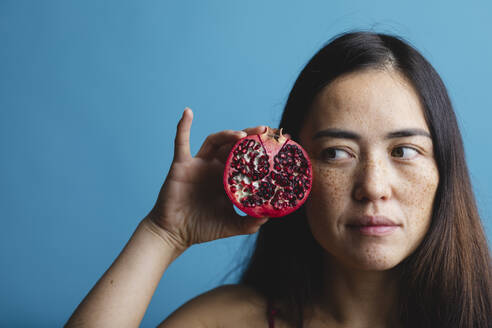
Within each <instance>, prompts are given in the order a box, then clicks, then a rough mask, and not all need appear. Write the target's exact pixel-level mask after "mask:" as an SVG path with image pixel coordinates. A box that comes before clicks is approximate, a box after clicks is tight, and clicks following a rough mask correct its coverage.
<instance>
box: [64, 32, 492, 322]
mask: <svg viewBox="0 0 492 328" xmlns="http://www.w3.org/2000/svg"><path fill="white" fill-rule="evenodd" d="M191 121H192V112H191V110H189V109H186V110H185V112H184V114H183V117H182V119H181V121H180V122H179V124H178V129H177V134H176V139H175V156H174V160H173V163H172V166H171V169H170V171H169V174H168V176H167V178H166V181H165V182H164V184H163V187H162V189H161V191H160V193H159V197H158V200H157V202H156V204H155V206H154V208H153V209H152V210H151V211H150V213H149V214H148V215H147V217H146V218H145V219H143V220H142V222H141V223H140V225H139V227H138V228H137V229H136V231H135V233H134V234H133V236H132V237H131V239H130V241H129V242H128V244H127V245H126V246H125V248H124V249H123V251H122V253H121V254H120V255H119V257H118V258H117V259H116V261H115V262H114V263H113V265H112V266H111V267H110V268H109V269H108V271H107V272H106V273H105V274H104V275H103V277H102V278H101V279H100V280H99V281H98V283H97V284H96V286H95V287H94V288H93V289H92V290H91V292H90V293H89V294H88V295H87V297H86V298H85V299H84V300H83V301H82V303H81V304H80V305H79V307H78V308H77V310H76V311H75V313H74V314H73V315H72V317H71V318H70V320H69V322H68V324H67V325H68V326H95V325H99V326H108V327H109V326H111V327H121V326H125V327H126V326H138V325H139V323H140V321H141V319H142V317H143V315H144V313H145V310H146V308H147V306H148V304H149V302H150V299H151V297H152V294H153V293H154V291H155V288H156V287H157V284H158V282H159V280H160V278H161V276H162V274H163V273H164V271H165V269H166V268H167V266H168V265H169V264H170V263H171V262H172V261H173V260H174V259H175V258H176V257H178V256H179V255H180V254H181V253H182V252H184V251H185V250H186V249H187V248H188V247H190V246H191V245H193V244H196V243H202V242H206V241H211V240H215V239H219V238H224V237H228V236H234V235H239V234H251V233H254V232H256V231H258V229H259V230H260V231H259V235H258V239H257V242H256V248H255V251H254V253H253V256H252V258H251V260H250V262H249V265H248V267H247V268H246V270H245V272H244V273H243V276H242V278H241V281H240V283H239V284H237V285H229V286H222V287H219V288H216V289H214V290H212V291H209V292H207V293H205V294H203V295H200V296H198V297H196V298H195V299H193V300H191V301H189V302H188V303H186V304H185V305H183V306H182V307H181V308H179V309H178V310H177V311H175V312H174V313H173V314H172V315H171V316H170V317H169V318H167V319H166V320H164V322H163V323H162V324H161V325H160V327H268V326H270V327H273V326H275V327H483V328H485V327H487V328H488V327H492V319H491V315H490V313H492V296H491V294H492V282H491V281H492V279H491V278H492V270H491V261H490V254H489V249H488V246H487V242H486V239H485V236H484V232H483V228H482V226H481V223H480V218H479V216H478V212H477V208H476V205H475V200H474V196H473V193H472V189H471V185H470V179H469V176H468V172H467V167H466V163H465V159H464V150H463V144H462V140H461V135H460V132H459V130H458V126H457V123H456V119H455V115H454V112H453V109H452V105H451V103H450V100H449V97H448V95H447V91H446V88H445V86H444V84H443V83H442V81H441V79H440V78H439V76H438V74H437V73H436V71H435V70H434V69H433V68H432V66H431V65H430V64H429V63H428V62H427V61H426V60H425V59H424V58H423V57H422V56H421V55H420V54H419V53H418V52H417V51H416V50H415V49H413V48H412V47H411V46H409V45H408V44H406V43H405V42H403V41H402V40H400V39H398V38H396V37H392V36H388V35H383V34H375V33H368V32H357V33H348V34H344V35H341V36H339V37H337V38H336V39H334V40H332V41H331V42H330V43H328V44H327V45H326V46H325V47H323V48H322V49H321V50H320V51H319V52H318V53H317V54H316V55H315V56H314V57H313V58H312V59H311V60H310V62H309V63H308V64H307V66H306V67H305V68H304V70H303V71H302V72H301V74H300V76H299V77H298V79H297V81H296V83H295V85H294V87H293V89H292V91H291V93H290V95H289V98H288V101H287V104H286V107H285V110H284V113H283V117H282V121H281V124H280V126H281V127H283V128H284V130H285V131H287V132H289V133H290V135H291V136H292V138H293V139H294V140H297V141H299V142H300V144H302V145H303V147H304V148H305V149H306V151H307V152H308V154H309V156H310V158H311V161H312V165H313V189H312V192H311V195H310V197H309V199H308V200H307V202H306V204H305V205H304V206H303V207H302V208H301V209H300V210H298V211H297V212H294V213H293V214H291V215H289V216H288V217H285V218H282V219H270V220H269V219H268V218H263V219H254V218H249V217H246V218H244V217H240V216H238V215H237V214H235V212H234V210H233V208H232V206H231V204H230V202H229V201H228V199H227V198H226V196H225V194H224V192H223V189H222V183H221V176H222V171H223V167H224V162H225V158H226V156H227V153H228V151H229V150H230V149H231V147H232V145H233V144H234V143H235V142H236V141H237V140H238V139H239V138H241V137H243V136H245V135H247V134H257V133H260V132H262V131H263V130H264V127H256V128H249V129H246V130H244V131H222V132H219V133H216V134H213V135H210V136H209V137H208V138H207V139H206V140H205V142H204V143H203V145H202V147H201V149H200V150H199V151H198V153H197V154H196V156H195V157H192V156H191V154H190V149H189V133H190V127H191Z"/></svg>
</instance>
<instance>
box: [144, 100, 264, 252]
mask: <svg viewBox="0 0 492 328" xmlns="http://www.w3.org/2000/svg"><path fill="white" fill-rule="evenodd" d="M192 120H193V112H192V111H191V109H189V108H186V109H185V111H184V113H183V116H182V118H181V120H180V121H179V123H178V128H177V132H176V138H175V145H174V159H173V162H172V165H171V168H170V170H169V173H168V175H167V177H166V180H165V182H164V184H163V185H162V188H161V190H160V192H159V196H158V198H157V202H156V204H155V205H154V207H153V209H152V210H151V211H150V213H149V214H148V215H147V217H148V218H149V219H150V220H151V221H152V222H153V223H155V224H156V225H157V226H158V227H159V228H160V229H162V230H161V233H162V235H163V236H164V237H165V239H166V240H168V241H169V242H171V243H172V244H173V246H174V247H177V248H180V249H186V248H187V247H189V246H191V245H193V244H197V243H203V242H207V241H211V240H215V239H219V238H225V237H230V236H235V235H243V234H251V233H254V232H256V231H257V230H258V229H259V228H260V226H261V225H262V224H264V223H265V222H267V221H268V218H261V219H258V218H254V217H250V216H240V215H238V214H237V213H236V212H235V211H234V208H233V205H232V203H231V201H230V200H229V198H228V197H227V195H226V193H225V191H224V187H223V182H222V179H223V174H224V165H225V162H226V160H227V156H228V154H229V152H230V150H231V149H232V146H233V145H234V144H235V143H236V141H237V140H239V139H240V138H243V137H245V136H246V135H248V134H258V133H262V132H264V130H265V127H262V126H259V127H255V128H249V129H245V130H243V131H232V130H226V131H221V132H218V133H215V134H211V135H209V136H208V137H207V138H206V140H205V141H204V143H203V144H202V146H201V148H200V150H199V151H198V153H197V154H196V156H195V157H192V156H191V153H190V143H189V139H190V128H191V122H192Z"/></svg>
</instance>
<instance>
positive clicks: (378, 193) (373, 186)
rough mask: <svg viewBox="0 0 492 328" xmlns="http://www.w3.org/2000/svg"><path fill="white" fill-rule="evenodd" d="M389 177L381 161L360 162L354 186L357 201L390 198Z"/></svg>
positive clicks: (388, 171) (385, 166)
mask: <svg viewBox="0 0 492 328" xmlns="http://www.w3.org/2000/svg"><path fill="white" fill-rule="evenodd" d="M390 180H391V176H390V170H389V169H388V168H387V165H386V163H385V162H384V160H383V159H370V160H367V161H365V162H360V168H359V170H358V172H357V176H356V179H355V185H354V198H355V199H356V200H358V201H376V200H388V199H390V198H391V181H390Z"/></svg>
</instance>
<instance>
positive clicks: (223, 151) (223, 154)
mask: <svg viewBox="0 0 492 328" xmlns="http://www.w3.org/2000/svg"><path fill="white" fill-rule="evenodd" d="M234 144H235V142H231V143H227V144H224V145H222V146H221V147H220V148H219V149H217V151H216V153H215V158H217V159H218V160H219V162H221V163H222V164H225V163H226V161H227V158H228V157H229V154H230V153H231V150H232V147H233V146H234Z"/></svg>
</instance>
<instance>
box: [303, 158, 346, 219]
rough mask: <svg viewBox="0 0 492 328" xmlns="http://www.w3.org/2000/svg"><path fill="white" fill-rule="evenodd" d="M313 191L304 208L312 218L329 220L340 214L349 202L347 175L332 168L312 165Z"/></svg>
mask: <svg viewBox="0 0 492 328" xmlns="http://www.w3.org/2000/svg"><path fill="white" fill-rule="evenodd" d="M313 173H314V179H313V190H312V191H311V196H310V199H309V200H308V202H307V204H306V206H307V207H308V211H310V214H312V215H314V216H320V215H323V216H328V217H329V218H330V219H331V220H333V219H335V218H336V216H337V214H338V213H341V212H342V211H343V210H344V209H345V207H346V205H347V202H348V201H349V200H350V183H349V181H348V180H349V179H348V177H347V174H346V172H345V174H344V173H343V172H341V171H340V170H337V169H334V168H327V167H323V166H321V165H318V164H317V163H313Z"/></svg>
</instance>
